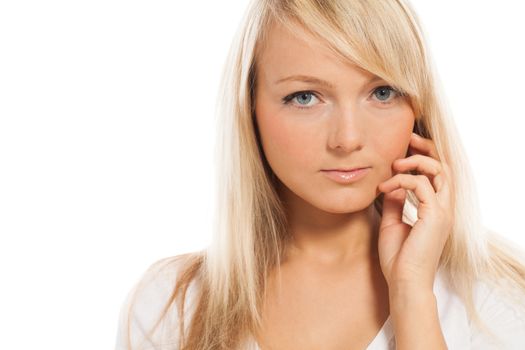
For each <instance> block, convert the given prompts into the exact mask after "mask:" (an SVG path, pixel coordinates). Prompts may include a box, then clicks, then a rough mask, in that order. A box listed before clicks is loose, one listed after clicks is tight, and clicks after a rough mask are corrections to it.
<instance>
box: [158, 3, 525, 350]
mask: <svg viewBox="0 0 525 350" xmlns="http://www.w3.org/2000/svg"><path fill="white" fill-rule="evenodd" d="M273 23H279V24H282V25H284V26H286V27H287V28H288V29H289V30H291V31H292V32H294V31H297V29H298V28H299V27H298V26H297V25H298V24H299V25H300V27H302V28H306V29H307V30H308V31H309V33H311V34H312V35H313V36H314V37H316V38H318V39H320V40H321V41H322V42H324V43H326V47H327V48H328V49H330V50H331V51H332V52H333V53H334V54H336V55H337V56H338V57H341V58H342V59H344V60H347V61H351V62H352V63H355V64H356V65H358V66H359V67H361V68H363V69H365V70H367V71H369V72H371V73H373V74H375V75H378V76H380V77H381V78H383V79H384V80H385V81H387V82H388V83H389V84H390V85H391V86H393V87H394V88H396V89H398V90H399V91H402V92H404V93H405V94H406V95H407V96H409V99H410V102H411V105H412V108H413V110H414V113H415V115H416V116H417V117H416V124H415V125H416V128H415V131H416V132H418V133H419V134H420V135H422V136H425V137H427V138H431V139H432V140H433V141H434V143H435V145H436V147H437V151H438V154H439V157H440V159H442V160H443V161H445V162H447V163H448V164H449V165H450V167H451V170H452V181H453V195H454V203H455V218H454V226H453V232H452V234H451V235H450V237H449V239H448V241H447V243H446V245H445V248H444V250H443V254H442V256H441V260H440V268H442V269H443V270H444V271H445V275H446V279H447V281H448V283H449V284H450V286H451V288H452V289H453V290H454V291H455V293H456V294H457V295H458V296H459V297H460V298H461V299H462V301H463V302H464V304H465V307H466V310H467V313H468V315H469V317H470V318H471V319H472V320H473V322H474V323H475V325H476V326H477V327H479V328H480V329H482V330H483V331H484V332H486V333H487V334H492V333H491V332H490V329H488V328H487V327H486V326H485V325H484V323H483V322H482V320H481V319H480V318H479V315H478V312H477V310H476V309H475V305H474V299H473V290H474V286H475V284H476V282H477V281H483V282H486V283H487V284H488V285H489V286H490V287H491V288H496V289H498V290H499V291H501V292H504V293H505V295H507V296H509V297H514V298H515V297H516V296H517V295H518V294H516V293H514V292H518V293H524V292H525V258H524V255H525V254H524V253H523V252H522V251H518V250H517V249H514V248H512V246H511V244H510V242H508V241H507V240H506V239H504V238H503V237H502V236H501V235H499V234H498V233H496V232H492V231H490V230H488V229H487V228H485V227H484V226H483V225H482V221H481V217H480V210H479V207H478V198H477V194H476V188H475V182H474V179H473V177H472V175H471V174H472V170H471V168H470V167H469V162H468V159H467V157H466V154H465V151H464V147H463V145H462V144H461V141H460V137H459V134H458V131H457V130H456V127H455V124H454V122H453V120H452V118H451V115H452V114H451V112H450V111H449V110H448V107H447V105H446V103H445V101H444V99H443V95H442V94H440V91H442V88H441V86H440V84H439V81H438V79H437V74H436V72H435V71H434V68H433V67H434V65H433V63H432V61H431V57H430V55H429V52H428V48H427V47H426V44H425V40H424V39H425V36H424V33H423V31H422V27H421V25H420V23H419V20H418V18H417V16H416V14H415V11H414V10H413V9H412V8H411V6H410V5H409V3H408V2H407V1H401V0H390V1H386V0H380V1H379V0H375V1H365V0H332V1H322V0H302V1H299V0H253V1H251V2H250V4H249V6H248V9H247V11H246V12H245V15H244V17H243V20H242V23H241V26H240V27H239V29H238V32H237V34H236V36H235V38H234V41H233V43H232V46H231V48H230V51H229V55H228V57H227V60H226V62H225V65H224V71H223V78H222V83H221V86H220V90H219V91H220V96H219V99H218V104H217V130H218V132H219V133H218V138H217V142H218V144H217V148H216V152H217V153H216V161H217V174H218V178H217V179H216V180H217V182H216V188H217V190H218V193H217V196H216V198H217V202H216V213H215V222H214V224H215V228H216V229H215V232H214V235H213V238H212V243H211V244H210V246H209V247H207V249H205V250H203V251H199V252H194V253H190V254H186V255H185V256H184V259H182V256H177V257H173V258H172V259H171V260H172V261H175V260H177V261H179V260H181V261H183V262H184V266H183V267H182V269H181V270H180V271H181V272H180V274H179V276H178V280H177V284H176V287H175V288H174V289H173V292H172V294H171V297H170V298H169V300H168V303H167V305H166V307H165V308H164V310H163V312H162V313H161V315H159V322H160V320H161V319H162V318H163V317H165V316H166V314H167V311H168V310H169V307H170V305H171V304H172V303H175V302H176V301H177V302H178V306H179V307H178V313H179V319H180V320H181V322H180V324H179V325H178V326H179V329H178V330H177V329H173V332H179V334H181V337H180V342H179V343H178V344H177V347H176V348H177V349H233V348H239V347H240V346H241V345H242V344H243V343H242V342H243V341H244V340H245V339H247V337H249V336H250V335H251V334H253V332H254V331H255V330H256V329H258V328H259V327H260V325H261V314H260V310H261V308H260V307H261V303H262V301H263V300H264V296H265V293H266V288H267V284H266V283H267V279H266V278H267V276H268V272H269V271H270V270H271V269H272V268H274V267H276V268H278V267H279V266H280V262H281V257H282V256H283V253H284V248H285V247H286V244H287V243H288V239H289V236H288V234H287V230H286V227H287V222H286V215H285V208H284V207H283V204H282V202H281V200H280V198H279V196H278V194H277V192H276V178H275V175H274V174H273V172H272V170H271V168H270V167H269V165H268V163H267V161H266V159H265V157H264V154H263V152H262V148H261V145H260V141H259V136H258V130H257V125H256V123H255V120H254V105H255V102H254V88H255V85H256V84H257V81H256V68H257V62H258V58H259V57H260V53H261V52H262V50H263V49H264V45H265V42H266V38H267V35H268V32H269V28H270V27H271V25H272V24H273ZM417 205H418V202H417V199H416V198H415V196H414V195H413V193H411V192H409V196H408V198H407V201H406V205H405V208H406V211H405V212H404V214H405V215H404V218H405V220H406V222H408V223H410V224H413V223H414V221H415V219H414V218H415V217H417V216H415V215H414V214H413V213H414V212H415V211H416V208H417ZM374 206H375V208H376V210H377V211H378V212H379V213H381V196H380V197H378V198H377V199H376V200H375V201H374ZM169 260H170V259H168V261H169ZM165 266H169V264H167V265H165ZM192 280H198V281H199V283H200V287H201V288H200V289H199V295H198V297H197V306H196V310H195V312H194V314H193V318H192V319H191V324H190V326H189V327H188V331H187V333H186V332H185V331H184V330H185V326H184V307H183V306H184V298H185V293H186V289H187V288H188V285H189V284H190V282H191V281H192ZM521 295H523V294H521ZM516 299H517V298H516ZM158 324H159V323H158V322H157V324H156V326H157V325H158ZM156 326H155V327H156ZM151 331H152V332H153V330H151ZM492 335H494V334H492Z"/></svg>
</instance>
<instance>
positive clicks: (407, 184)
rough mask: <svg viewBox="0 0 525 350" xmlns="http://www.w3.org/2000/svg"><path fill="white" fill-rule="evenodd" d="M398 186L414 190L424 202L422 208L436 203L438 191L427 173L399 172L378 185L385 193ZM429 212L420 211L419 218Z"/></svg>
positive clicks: (420, 200) (421, 201)
mask: <svg viewBox="0 0 525 350" xmlns="http://www.w3.org/2000/svg"><path fill="white" fill-rule="evenodd" d="M398 188H404V189H406V190H411V191H413V192H414V193H415V195H416V197H417V199H418V200H419V202H420V204H422V206H420V207H421V208H430V207H433V206H434V205H435V204H436V203H435V202H436V200H437V199H436V193H435V192H434V189H433V188H432V185H431V184H430V180H429V179H428V177H426V176H425V175H411V174H397V175H395V176H393V177H392V178H390V179H388V180H387V181H385V182H383V183H381V184H379V186H378V189H379V190H380V191H381V192H385V193H388V192H391V191H394V190H396V189H398ZM428 214H429V213H425V212H423V211H422V212H421V213H419V211H418V217H419V218H423V217H424V216H425V215H428Z"/></svg>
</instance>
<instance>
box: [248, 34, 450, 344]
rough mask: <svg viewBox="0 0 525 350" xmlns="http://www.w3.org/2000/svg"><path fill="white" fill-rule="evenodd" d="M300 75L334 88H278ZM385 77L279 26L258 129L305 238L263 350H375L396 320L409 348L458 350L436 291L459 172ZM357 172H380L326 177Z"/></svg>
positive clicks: (266, 69) (287, 268)
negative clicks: (410, 200) (410, 198)
mask: <svg viewBox="0 0 525 350" xmlns="http://www.w3.org/2000/svg"><path fill="white" fill-rule="evenodd" d="M321 63H322V64H321ZM294 75H303V76H309V77H314V78H316V79H318V80H319V79H320V80H323V81H325V82H327V83H328V85H329V86H328V85H327V84H321V83H319V82H312V81H310V82H304V81H295V80H294V81H290V80H287V81H285V82H278V81H279V80H282V79H284V78H287V77H290V76H294ZM375 78H378V77H376V76H374V75H373V74H371V73H370V72H367V71H364V70H362V69H360V68H359V67H357V66H355V65H353V64H351V63H349V62H342V61H340V60H338V59H337V58H336V57H335V56H333V55H332V54H331V53H330V51H329V50H327V49H326V47H324V46H323V45H322V43H320V42H318V41H316V39H314V38H313V37H311V36H309V35H308V34H307V33H306V32H305V33H304V35H300V36H295V35H294V34H292V33H290V32H288V31H287V30H286V29H285V28H283V27H280V26H279V25H274V26H273V27H272V28H271V30H270V33H269V37H268V41H267V43H266V46H265V47H264V49H263V51H262V52H261V55H260V57H259V60H258V62H257V76H256V81H257V84H256V89H255V122H256V123H257V126H258V130H259V134H260V139H261V143H262V148H263V152H264V155H265V157H266V159H267V160H268V163H269V165H270V167H271V168H272V170H273V172H274V173H275V174H276V176H277V178H278V180H279V181H278V182H279V184H278V189H277V190H278V191H279V193H280V196H281V198H282V199H283V201H284V203H285V207H286V210H287V214H288V222H289V230H290V234H291V235H292V237H293V241H292V244H290V245H289V247H288V250H287V251H286V254H285V259H284V262H283V263H282V265H281V267H280V273H281V274H280V275H278V274H276V273H275V272H271V273H270V275H269V278H268V282H269V289H268V294H267V296H266V299H265V301H264V305H263V308H262V316H263V326H262V328H261V329H260V330H258V331H257V332H256V333H257V334H255V336H256V339H257V342H258V343H259V346H260V348H261V349H262V350H266V349H289V350H293V349H303V350H304V349H320V348H322V349H334V350H335V349H347V348H349V346H350V348H356V349H357V348H360V349H362V348H366V346H367V345H368V344H369V343H370V342H371V341H372V339H373V338H374V337H375V336H376V335H377V333H378V331H379V329H380V328H381V327H382V325H383V324H384V322H385V321H386V318H387V316H389V314H390V316H391V320H392V325H393V329H394V333H395V336H396V345H397V347H398V348H400V349H406V350H408V349H422V348H425V349H445V348H446V344H445V340H444V337H443V334H442V331H441V328H440V323H439V318H438V312H437V304H436V301H435V296H434V295H433V291H432V285H433V281H434V277H435V272H436V269H437V266H438V262H439V257H440V255H441V252H442V250H443V246H444V244H445V241H446V239H447V236H448V234H449V233H450V229H451V223H452V222H453V220H452V219H451V218H452V217H453V210H452V208H453V205H452V202H451V196H450V186H449V184H448V183H449V178H450V173H449V168H448V166H447V165H446V164H444V163H441V162H440V160H439V157H438V154H437V150H436V148H435V145H434V144H433V142H432V141H431V140H429V139H424V138H421V137H417V136H415V135H414V134H413V132H412V131H413V128H414V122H415V116H414V113H413V110H412V108H411V105H410V103H409V101H408V99H407V98H405V97H404V96H399V95H398V94H397V92H396V91H395V90H393V89H390V87H389V86H388V85H387V83H386V82H385V81H382V80H381V79H379V80H377V79H375ZM310 80H311V79H310ZM305 91H306V92H307V93H304V92H305ZM297 92H303V93H301V94H297V95H296V96H295V97H292V96H290V95H292V94H294V93H297ZM287 96H289V97H290V99H289V101H288V103H284V101H283V98H285V97H287ZM285 100H286V99H285ZM301 107H308V108H303V109H301ZM407 157H408V158H407ZM356 166H358V167H363V166H364V167H369V168H370V169H369V172H368V174H367V175H366V176H365V177H364V178H362V179H360V180H358V181H356V182H353V183H351V184H347V185H341V184H339V183H336V182H334V181H333V180H331V179H328V178H327V177H326V176H325V174H323V173H322V171H321V170H323V169H334V168H343V167H344V168H354V167H356ZM409 170H417V171H418V172H419V173H420V174H421V175H412V174H406V172H407V171H409ZM407 189H410V190H412V191H414V193H415V195H416V197H417V198H418V200H419V201H420V205H419V206H418V219H419V220H418V221H417V222H416V223H415V224H414V226H413V227H411V226H410V225H408V224H406V223H404V222H402V217H401V214H402V209H403V203H404V201H405V198H406V190H407ZM381 192H383V193H384V194H385V197H384V203H383V215H382V216H381V217H380V216H379V215H378V214H377V213H376V211H375V208H374V207H373V201H374V199H375V198H376V197H377V196H378V195H379V194H380V193H381Z"/></svg>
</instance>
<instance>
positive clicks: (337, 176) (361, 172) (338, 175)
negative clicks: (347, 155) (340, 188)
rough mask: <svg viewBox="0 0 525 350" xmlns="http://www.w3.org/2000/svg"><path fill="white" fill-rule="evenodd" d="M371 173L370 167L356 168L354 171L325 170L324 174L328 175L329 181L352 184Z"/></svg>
mask: <svg viewBox="0 0 525 350" xmlns="http://www.w3.org/2000/svg"><path fill="white" fill-rule="evenodd" d="M368 172H370V167H368V168H354V170H351V171H348V170H343V171H341V170H337V169H336V170H323V171H322V173H323V174H324V175H326V176H327V177H328V178H329V179H331V180H333V181H335V182H337V183H340V184H350V183H352V182H356V181H358V180H360V179H362V178H363V177H364V176H366V174H367V173H368Z"/></svg>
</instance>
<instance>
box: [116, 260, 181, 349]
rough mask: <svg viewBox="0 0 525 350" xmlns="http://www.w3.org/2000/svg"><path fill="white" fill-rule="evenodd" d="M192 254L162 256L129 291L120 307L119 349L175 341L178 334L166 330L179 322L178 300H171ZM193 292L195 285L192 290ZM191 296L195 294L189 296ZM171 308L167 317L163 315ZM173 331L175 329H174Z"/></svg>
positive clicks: (150, 346) (145, 347) (149, 347)
mask: <svg viewBox="0 0 525 350" xmlns="http://www.w3.org/2000/svg"><path fill="white" fill-rule="evenodd" d="M190 255H191V254H190V253H188V254H181V255H176V256H172V257H168V258H163V259H160V260H158V261H156V262H154V263H153V264H151V265H150V266H149V267H148V268H147V269H146V271H145V272H143V273H142V276H141V277H140V278H139V280H138V281H137V282H136V283H135V284H134V285H133V287H132V288H131V290H130V291H129V292H128V294H127V296H126V298H125V300H124V302H123V304H122V306H121V310H120V314H119V322H118V332H117V346H116V349H117V350H136V349H137V350H138V349H153V348H155V346H156V345H158V344H160V343H162V344H163V345H167V342H169V343H170V344H175V343H176V342H177V341H178V337H174V335H173V334H172V337H171V339H170V340H166V339H165V333H166V332H165V330H167V328H168V324H169V325H170V327H172V326H173V325H175V326H176V325H177V324H178V314H177V311H178V310H177V307H176V306H177V305H176V303H172V302H171V297H172V294H173V292H174V290H175V284H176V282H177V278H178V276H179V275H180V272H181V269H182V268H183V267H184V265H185V262H186V261H187V259H188V257H190ZM189 293H190V294H191V288H190V289H189ZM188 297H189V298H191V295H188ZM168 305H169V307H168V309H167V311H168V313H167V317H166V318H164V319H163V320H162V322H161V316H162V313H163V311H164V310H165V308H166V307H167V306H168ZM172 333H173V332H172Z"/></svg>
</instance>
